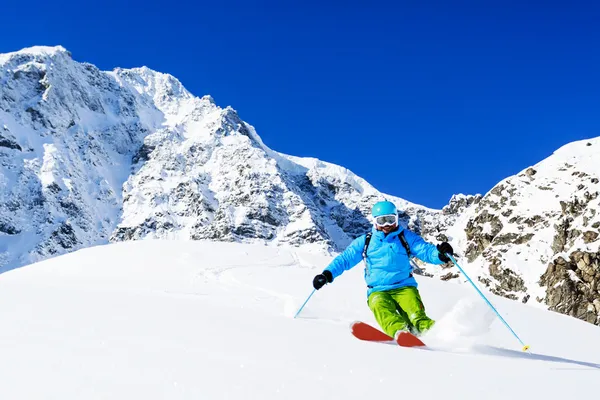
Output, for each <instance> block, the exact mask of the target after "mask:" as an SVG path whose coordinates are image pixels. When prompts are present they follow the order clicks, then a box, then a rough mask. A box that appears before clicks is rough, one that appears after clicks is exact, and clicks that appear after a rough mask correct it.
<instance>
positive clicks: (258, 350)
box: [0, 240, 600, 400]
mask: <svg viewBox="0 0 600 400" xmlns="http://www.w3.org/2000/svg"><path fill="white" fill-rule="evenodd" d="M329 261H330V258H329V257H326V256H318V255H315V254H312V253H304V252H301V251H293V250H290V249H283V248H273V247H266V246H263V245H250V244H232V243H214V242H207V241H195V242H194V241H156V240H148V241H139V242H124V243H118V244H111V245H107V246H98V247H93V248H88V249H84V250H80V251H76V252H74V253H70V254H68V255H64V256H59V257H56V258H53V259H50V260H47V261H43V262H40V263H37V264H33V265H29V266H26V267H23V268H20V269H15V270H12V271H10V272H7V273H4V274H3V275H1V276H0V278H1V279H0V305H1V306H0V321H2V329H0V352H1V353H2V357H0V397H1V398H3V399H13V400H18V399H54V398H60V399H64V400H68V399H107V398H110V399H131V398H143V399H148V400H149V399H261V400H262V399H290V400H291V399H302V400H305V399H315V400H316V399H347V398H353V399H365V398H369V399H372V398H420V399H440V398H444V399H461V400H465V399H477V400H480V399H482V398H485V399H506V398H511V399H532V398H548V399H559V398H594V397H595V396H596V391H597V390H596V385H595V384H594V382H595V376H596V374H598V373H600V348H599V347H598V346H597V343H598V341H599V340H600V331H599V330H598V327H596V326H594V325H591V324H587V323H585V322H583V321H579V320H577V319H574V318H569V317H566V316H563V315H560V314H557V313H554V312H550V311H545V310H539V309H534V308H531V307H528V306H526V305H523V304H520V303H518V302H514V301H510V300H507V299H505V298H500V297H497V296H494V295H490V298H491V299H492V301H493V302H494V303H495V305H496V306H497V308H498V310H499V311H500V312H501V313H502V315H503V316H504V317H505V318H506V320H507V321H508V322H509V323H510V324H511V326H512V327H513V328H514V330H515V331H516V332H517V333H518V334H519V335H520V336H521V337H522V339H523V340H525V341H526V342H527V343H528V344H530V345H531V354H527V353H523V352H521V349H520V345H519V343H518V342H517V340H516V339H515V338H514V337H513V336H512V335H511V334H510V332H509V331H508V330H507V329H506V327H505V326H504V325H502V324H501V323H500V322H499V321H498V320H497V319H496V318H495V317H494V314H492V313H491V312H490V310H489V309H488V308H487V306H486V305H485V304H484V303H483V301H482V300H481V299H480V298H479V297H478V296H477V295H476V294H475V291H474V290H473V289H472V288H470V287H469V286H466V285H458V284H455V283H453V282H442V281H439V280H435V279H431V278H425V277H419V284H420V290H421V293H422V296H423V299H424V302H425V306H426V308H427V312H428V313H429V314H430V315H431V316H432V317H433V318H435V319H436V320H438V324H437V325H436V327H435V328H434V330H433V331H432V332H431V333H430V334H429V335H427V336H425V338H424V341H425V342H426V343H427V344H428V345H429V348H428V349H407V348H401V347H398V346H396V345H392V344H376V343H368V342H361V341H359V340H357V339H355V338H354V337H353V336H351V334H350V333H349V329H348V324H349V323H350V322H352V321H354V320H363V321H366V322H370V323H374V321H373V318H372V316H371V314H370V311H369V310H368V308H367V306H366V301H365V300H366V298H365V287H364V282H363V280H362V271H361V267H360V266H357V267H356V268H355V269H354V270H351V271H349V272H347V273H346V274H344V275H342V276H341V277H339V278H338V279H336V281H335V282H334V283H333V284H330V285H327V286H326V287H324V288H323V289H322V290H320V291H318V292H317V293H316V294H315V295H314V296H313V297H312V299H311V300H310V301H309V302H308V304H307V305H306V307H305V309H304V310H303V312H302V313H301V314H300V316H299V317H298V318H297V319H293V317H292V316H293V315H294V313H295V312H296V310H297V309H298V307H299V305H300V304H301V303H302V302H303V301H304V300H305V299H306V297H307V296H308V294H309V293H310V292H311V290H312V286H311V281H312V277H313V276H314V275H315V274H316V273H317V272H319V271H321V270H322V269H323V267H324V266H325V265H327V263H328V262H329ZM584 396H585V397H584Z"/></svg>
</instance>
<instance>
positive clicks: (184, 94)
mask: <svg viewBox="0 0 600 400" xmlns="http://www.w3.org/2000/svg"><path fill="white" fill-rule="evenodd" d="M282 130H285V127H282ZM599 141H600V139H591V140H589V141H584V142H579V143H573V144H570V145H568V146H565V147H564V148H562V149H560V150H559V151H557V152H556V153H555V154H554V155H552V156H550V157H549V158H548V159H547V160H544V161H542V162H541V163H539V164H538V165H535V166H533V167H530V168H527V169H525V170H524V171H523V172H522V173H520V174H517V175H516V176H513V177H509V178H507V179H505V180H504V181H502V182H500V183H499V184H498V185H497V186H495V187H494V188H493V189H492V190H491V191H490V192H489V193H487V194H486V195H485V196H480V195H477V196H464V195H456V196H454V197H453V198H452V199H451V200H450V202H449V204H448V205H447V206H446V207H444V208H443V209H442V210H431V209H428V208H425V207H422V206H419V205H415V204H412V203H410V202H407V201H405V200H403V199H400V198H396V197H393V196H389V195H385V194H382V193H380V192H379V191H378V190H376V189H375V188H374V187H372V186H371V185H370V184H369V183H368V182H366V181H365V180H363V179H361V178H360V177H358V176H356V175H354V174H353V173H352V172H350V171H348V170H347V169H345V168H343V167H340V166H336V165H333V164H330V163H326V162H323V161H320V160H316V159H310V158H298V157H293V156H289V155H284V154H281V153H278V152H276V151H274V150H271V149H269V148H268V147H267V146H265V144H264V143H263V142H262V140H261V139H260V137H259V135H258V134H257V133H256V131H255V129H254V128H253V127H252V126H251V125H249V124H247V123H246V122H244V121H242V120H241V119H240V117H239V116H238V114H237V113H236V111H235V110H233V109H232V108H230V107H226V108H221V107H219V106H218V105H216V104H215V102H214V100H213V99H212V98H211V97H210V96H204V97H196V96H194V95H192V94H191V93H189V92H188V91H187V90H186V89H185V88H184V87H183V86H182V84H181V83H180V82H179V81H178V80H177V79H176V78H174V77H173V76H171V75H167V74H162V73H159V72H155V71H152V70H150V69H148V68H145V67H144V68H135V69H116V70H114V71H111V72H103V71H100V70H99V69H98V68H96V67H95V66H93V65H91V64H87V63H79V62H76V61H74V60H73V59H72V58H71V55H70V53H69V52H68V51H66V50H65V49H64V48H62V47H34V48H29V49H24V50H21V51H18V52H15V53H8V54H3V55H0V189H1V191H0V271H1V270H7V269H12V268H15V267H18V266H22V265H25V264H28V263H31V262H34V261H37V260H42V259H45V258H48V257H50V256H54V255H58V254H62V253H66V252H70V251H73V250H76V249H80V248H84V247H88V246H92V245H95V244H100V243H106V242H108V241H109V240H112V241H123V240H130V239H184V240H190V239H194V240H195V239H209V240H214V241H235V242H246V243H263V244H268V245H289V246H295V247H303V248H305V249H307V250H312V251H318V252H336V251H340V250H341V249H343V248H344V247H345V246H346V245H347V244H348V243H349V242H350V240H352V239H353V238H354V237H356V236H358V235H360V234H362V233H364V232H365V231H367V230H368V229H369V228H370V223H369V220H368V215H369V211H370V207H371V205H372V204H373V202H374V201H376V200H379V199H382V198H384V197H385V198H388V199H390V200H392V201H394V202H395V203H396V204H397V205H398V207H399V208H400V209H401V210H402V213H403V214H402V219H403V223H404V224H406V225H408V226H409V227H410V228H411V229H413V230H415V231H417V232H419V233H421V234H422V235H423V236H424V237H425V238H427V239H428V240H430V241H434V242H435V241H440V240H446V239H448V240H450V241H451V242H452V243H453V245H454V247H455V248H456V249H457V251H458V252H459V253H460V254H461V255H463V257H461V258H460V261H461V262H462V263H464V264H465V265H464V267H465V269H466V270H467V271H468V272H470V273H471V274H472V275H473V277H474V278H477V279H478V280H479V281H480V282H481V283H483V284H484V285H486V286H488V287H489V288H490V289H491V290H492V291H494V292H495V293H498V294H500V295H503V296H507V297H509V298H513V299H517V300H522V301H528V302H529V303H533V304H539V305H540V306H544V307H546V306H548V307H550V308H551V309H553V310H556V311H559V312H563V313H566V314H569V315H573V316H575V317H578V318H581V319H585V320H586V321H589V322H594V323H600V319H599V318H598V315H600V292H599V290H600V287H599V286H598V285H599V282H600V266H599V264H600V261H599V258H600V249H599V248H598V243H600V240H598V235H599V232H600V231H599V229H600V219H599V218H600V216H599V215H598V211H599V210H600V204H599V201H600V200H599V199H598V177H599V176H600V171H599V170H598V168H599V167H598V166H599V165H600V163H598V162H594V160H598V159H600V142H599ZM424 268H425V272H426V273H427V274H431V275H434V276H437V277H439V278H441V279H444V280H449V279H458V280H462V279H461V277H460V274H458V272H457V271H456V270H455V269H454V268H446V269H442V270H439V269H434V268H431V267H430V266H424Z"/></svg>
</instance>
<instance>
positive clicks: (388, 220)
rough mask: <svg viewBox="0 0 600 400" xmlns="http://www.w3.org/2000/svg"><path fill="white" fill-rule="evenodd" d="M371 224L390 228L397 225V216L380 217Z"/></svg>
mask: <svg viewBox="0 0 600 400" xmlns="http://www.w3.org/2000/svg"><path fill="white" fill-rule="evenodd" d="M373 222H375V225H377V226H390V225H396V224H397V223H398V214H389V215H380V216H379V217H375V218H373Z"/></svg>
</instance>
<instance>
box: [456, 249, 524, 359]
mask: <svg viewBox="0 0 600 400" xmlns="http://www.w3.org/2000/svg"><path fill="white" fill-rule="evenodd" d="M446 256H448V258H450V260H452V263H453V264H454V265H456V267H457V268H458V269H459V270H460V272H461V273H462V274H463V275H464V276H465V278H467V280H468V281H469V283H470V284H471V285H473V287H474V288H475V290H476V291H477V293H479V295H480V296H481V297H482V298H483V300H485V302H486V303H487V304H488V306H490V307H491V308H492V310H494V312H495V313H496V315H497V316H498V318H500V321H502V322H503V323H504V325H506V327H507V328H508V330H509V331H511V332H512V334H513V335H514V337H516V338H517V340H518V341H519V343H521V346H523V351H529V346H527V345H526V344H525V343H523V341H522V340H521V338H520V337H519V336H518V335H517V334H516V333H515V331H514V330H513V328H511V327H510V325H509V324H508V322H506V321H505V320H504V318H502V315H500V313H499V312H498V310H496V308H495V307H494V306H493V305H492V303H490V301H489V300H488V299H487V297H485V295H484V294H483V293H482V292H481V290H479V288H478V287H477V285H475V283H474V282H473V281H472V280H471V278H469V275H467V273H466V272H465V270H464V269H462V268H461V267H460V265H458V263H457V262H456V260H455V259H454V257H453V256H452V254H448V253H446Z"/></svg>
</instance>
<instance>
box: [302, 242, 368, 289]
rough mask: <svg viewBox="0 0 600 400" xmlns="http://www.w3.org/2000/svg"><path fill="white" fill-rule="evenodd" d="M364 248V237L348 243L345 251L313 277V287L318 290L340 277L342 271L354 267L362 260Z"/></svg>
mask: <svg viewBox="0 0 600 400" xmlns="http://www.w3.org/2000/svg"><path fill="white" fill-rule="evenodd" d="M364 247H365V235H362V236H359V237H357V238H356V239H354V240H353V241H352V243H350V245H349V246H348V247H346V250H344V251H343V252H342V253H341V254H339V255H338V256H337V257H336V258H334V259H333V261H332V262H331V263H330V264H329V265H328V266H327V268H325V270H324V271H323V273H322V274H319V275H317V276H315V279H314V281H313V286H314V287H315V289H320V288H321V287H323V286H324V285H325V284H327V283H331V282H333V279H335V278H337V277H338V276H340V275H341V274H342V273H343V272H344V271H347V270H349V269H350V268H352V267H354V266H356V264H358V263H359V262H360V261H361V260H362V252H363V249H364Z"/></svg>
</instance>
